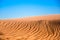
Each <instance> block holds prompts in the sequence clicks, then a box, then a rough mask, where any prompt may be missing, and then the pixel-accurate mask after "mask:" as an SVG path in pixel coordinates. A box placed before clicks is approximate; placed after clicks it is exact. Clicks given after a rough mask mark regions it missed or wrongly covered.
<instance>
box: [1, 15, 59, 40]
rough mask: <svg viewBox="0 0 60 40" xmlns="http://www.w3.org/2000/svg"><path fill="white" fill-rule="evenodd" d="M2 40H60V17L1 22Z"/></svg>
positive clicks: (40, 17)
mask: <svg viewBox="0 0 60 40" xmlns="http://www.w3.org/2000/svg"><path fill="white" fill-rule="evenodd" d="M0 40H60V15H49V16H37V17H28V18H20V19H7V20H0Z"/></svg>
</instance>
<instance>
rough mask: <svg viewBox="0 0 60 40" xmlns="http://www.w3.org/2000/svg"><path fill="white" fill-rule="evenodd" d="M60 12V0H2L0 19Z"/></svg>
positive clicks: (0, 3)
mask: <svg viewBox="0 0 60 40" xmlns="http://www.w3.org/2000/svg"><path fill="white" fill-rule="evenodd" d="M49 14H60V0H0V19H2V18H20V17H26V16H39V15H49Z"/></svg>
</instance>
